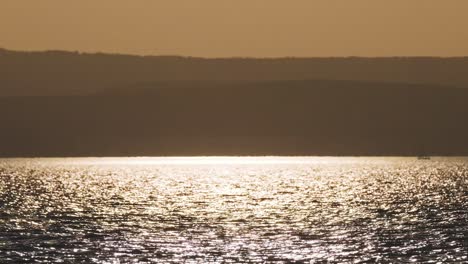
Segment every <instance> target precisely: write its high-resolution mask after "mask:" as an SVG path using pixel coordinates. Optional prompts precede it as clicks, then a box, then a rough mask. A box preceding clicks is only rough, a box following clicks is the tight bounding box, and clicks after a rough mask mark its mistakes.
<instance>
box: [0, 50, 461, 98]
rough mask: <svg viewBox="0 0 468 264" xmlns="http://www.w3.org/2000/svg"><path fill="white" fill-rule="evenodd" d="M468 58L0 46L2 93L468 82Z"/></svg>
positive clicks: (5, 94) (39, 93)
mask: <svg viewBox="0 0 468 264" xmlns="http://www.w3.org/2000/svg"><path fill="white" fill-rule="evenodd" d="M467 69H468V58H430V57H427V58H426V57H420V58H404V57H395V58H352V57H351V58H278V59H253V58H226V59H203V58H188V57H177V56H147V57H142V56H129V55H116V54H82V53H78V52H64V51H47V52H18V51H8V50H0V96H8V95H10V96H11V95H16V96H52V95H62V96H69V95H90V94H96V93H101V92H102V91H103V90H106V91H107V90H108V89H111V88H113V87H131V86H134V85H138V84H141V83H156V82H173V81H279V80H354V81H374V82H396V83H412V84H428V85H447V86H454V87H468V74H467Z"/></svg>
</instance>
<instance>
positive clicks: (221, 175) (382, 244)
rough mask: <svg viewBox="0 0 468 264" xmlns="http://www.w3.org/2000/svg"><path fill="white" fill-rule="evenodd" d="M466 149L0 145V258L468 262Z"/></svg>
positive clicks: (15, 260)
mask: <svg viewBox="0 0 468 264" xmlns="http://www.w3.org/2000/svg"><path fill="white" fill-rule="evenodd" d="M467 184H468V159H465V158H450V159H443V158H436V159H432V160H428V161H422V160H421V161H420V160H417V159H415V158H259V159H255V158H252V159H247V158H237V159H229V158H218V159H213V158H211V159H190V158H188V159H187V158H186V159H184V158H181V159H170V158H154V159H150V158H128V159H125V158H124V159H93V158H88V159H0V263H18V262H45V263H49V262H59V261H61V262H65V263H70V262H71V263H76V262H83V263H93V262H95V263H128V262H137V263H151V262H173V263H180V262H185V263H198V262H199V263H207V262H215V263H216V262H234V263H236V262H248V261H250V262H253V263H265V262H267V263H269V262H278V263H288V262H297V263H309V262H312V263H313V262H314V261H316V262H327V261H328V262H331V263H333V262H339V263H343V262H345V263H346V262H354V263H359V262H365V261H369V262H431V263H436V262H438V261H440V262H456V263H463V262H466V263H468V185H467Z"/></svg>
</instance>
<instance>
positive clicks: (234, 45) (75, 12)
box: [0, 0, 468, 57]
mask: <svg viewBox="0 0 468 264" xmlns="http://www.w3.org/2000/svg"><path fill="white" fill-rule="evenodd" d="M467 10H468V1H465V0H452V1H440V0H414V1H407V0H395V1H375V0H355V1H339V0H318V1H310V0H297V1H293V2H291V1H271V0H269V1H267V0H250V1H228V0H203V1H192V0H190V1H188V0H176V1H161V0H140V1H125V0H102V1H92V0H83V1H76V2H69V1H61V0H43V1H18V0H4V1H2V7H1V8H0V32H2V34H1V39H0V47H3V48H8V49H15V50H50V49H58V50H78V51H84V52H96V51H100V52H116V53H129V54H140V55H169V54H174V55H188V56H202V57H231V56H249V57H283V56H296V57H303V56H319V57H326V56H463V55H468V33H467V32H468V31H467V30H466V28H467V27H468V16H466V11H467Z"/></svg>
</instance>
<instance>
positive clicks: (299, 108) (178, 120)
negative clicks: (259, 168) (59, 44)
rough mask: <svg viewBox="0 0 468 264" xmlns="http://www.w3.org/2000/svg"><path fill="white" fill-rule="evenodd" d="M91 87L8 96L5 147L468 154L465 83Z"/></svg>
mask: <svg viewBox="0 0 468 264" xmlns="http://www.w3.org/2000/svg"><path fill="white" fill-rule="evenodd" d="M61 56H65V57H66V56H72V57H73V56H74V55H70V54H68V53H65V54H62V55H61ZM104 57H105V56H104ZM130 58H132V59H135V60H137V59H141V60H143V61H144V60H145V59H144V58H133V57H130ZM179 59H180V58H179ZM171 60H172V59H171ZM180 60H184V59H180ZM111 65H112V64H111ZM109 67H110V66H109ZM127 70H128V71H129V72H130V74H132V68H131V67H130V68H128V69H127ZM90 72H91V71H90ZM58 76H60V75H58ZM148 76H149V75H148ZM272 77H273V75H272ZM116 78H117V77H116ZM64 80H66V78H64ZM42 85H43V84H42V83H41V85H40V86H39V87H43V86H42ZM64 87H67V86H64ZM89 92H94V95H93V96H42V97H34V96H23V97H0V124H2V127H1V128H2V129H0V146H1V147H0V155H2V156H122V155H132V156H133V155H137V156H141V155H148V156H150V155H151V156H152V155H154V156H160V155H421V154H424V155H468V137H467V136H466V135H468V122H466V121H465V119H466V117H467V116H468V106H467V104H466V102H468V89H466V88H457V87H450V86H439V85H427V84H402V83H392V82H387V83H384V82H371V81H324V80H322V81H319V80H316V81H313V80H308V81H307V80H302V81H297V80H296V81H295V80H268V81H260V80H254V81H222V80H218V81H198V82H197V81H181V80H180V81H178V82H174V81H159V82H154V83H153V82H145V81H144V80H139V82H138V83H136V82H135V83H130V84H126V83H124V82H123V83H115V84H114V85H110V84H109V85H107V86H106V87H105V88H100V89H97V90H96V89H94V88H93V89H90V90H89ZM422 151H424V153H421V152H422Z"/></svg>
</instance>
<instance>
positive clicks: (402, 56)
mask: <svg viewBox="0 0 468 264" xmlns="http://www.w3.org/2000/svg"><path fill="white" fill-rule="evenodd" d="M0 52H12V53H48V52H50V53H53V52H56V53H70V54H78V55H104V56H129V57H138V58H183V59H204V60H229V59H243V60H281V59H292V60H295V59H298V60H301V59H468V55H459V56H437V55H414V56H413V55H392V56H356V55H348V56H266V57H265V56H263V57H261V56H259V57H255V56H222V57H218V56H215V57H204V56H192V55H180V54H148V55H142V54H132V53H122V52H107V51H95V52H91V51H81V50H66V49H31V50H18V49H9V48H4V47H1V46H0Z"/></svg>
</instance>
